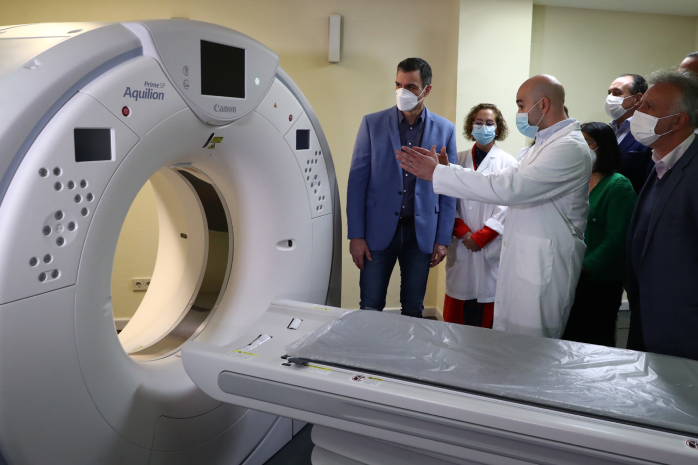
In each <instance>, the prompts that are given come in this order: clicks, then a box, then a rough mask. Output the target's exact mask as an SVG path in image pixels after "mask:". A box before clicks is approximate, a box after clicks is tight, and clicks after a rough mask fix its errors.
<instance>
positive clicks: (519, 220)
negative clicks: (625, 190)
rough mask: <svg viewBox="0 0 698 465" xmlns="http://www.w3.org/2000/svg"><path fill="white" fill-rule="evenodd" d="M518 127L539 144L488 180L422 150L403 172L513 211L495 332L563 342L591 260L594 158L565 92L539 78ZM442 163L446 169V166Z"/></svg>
mask: <svg viewBox="0 0 698 465" xmlns="http://www.w3.org/2000/svg"><path fill="white" fill-rule="evenodd" d="M516 103H517V105H518V107H519V112H518V114H517V127H518V129H519V131H521V132H522V133H523V134H524V135H526V136H527V137H531V138H535V145H534V146H533V147H531V149H530V150H528V151H527V152H526V154H525V156H524V157H523V158H522V159H521V160H520V161H519V163H518V164H516V165H514V166H511V167H509V168H508V169H506V170H503V171H501V172H498V173H494V174H489V175H484V174H482V173H479V172H477V171H472V170H469V169H465V168H462V167H460V166H458V165H448V166H446V164H445V162H444V158H445V155H446V153H445V150H442V151H441V155H440V156H438V157H437V154H436V153H435V149H434V147H432V149H431V151H427V150H425V149H422V148H415V149H410V148H409V147H403V148H402V151H398V152H397V158H398V160H400V161H401V162H402V168H403V169H405V170H407V171H409V172H411V173H413V174H415V175H416V176H418V177H420V178H422V179H426V180H428V181H433V183H434V192H437V193H439V194H442V195H449V196H453V197H459V198H466V199H471V200H477V201H479V202H485V203H492V204H497V205H508V206H509V207H510V208H509V212H508V215H507V221H506V224H505V226H504V237H503V243H502V258H501V262H500V267H499V281H498V283H497V293H496V296H495V304H494V324H493V329H499V330H503V331H509V332H514V333H519V334H529V335H533V336H544V337H552V338H559V337H560V336H562V333H563V332H564V330H565V324H566V323H567V317H568V316H569V311H570V308H571V306H572V303H573V301H574V291H575V288H576V286H577V281H578V279H579V274H580V272H581V269H582V259H583V258H584V251H585V249H586V246H585V245H584V236H583V234H584V233H583V232H584V230H585V228H586V221H587V214H588V210H589V178H590V176H591V165H592V160H591V152H590V150H589V147H588V146H587V144H586V142H585V140H584V138H583V137H582V132H581V130H580V125H579V123H578V122H577V121H576V120H574V119H569V118H567V116H566V115H565V111H564V103H565V90H564V88H563V87H562V85H561V84H560V83H559V82H558V81H557V79H555V78H554V77H552V76H545V75H541V76H534V77H532V78H531V79H529V80H527V81H526V82H524V83H523V85H521V87H520V88H519V91H518V93H517V95H516ZM440 161H441V163H442V164H439V162H440Z"/></svg>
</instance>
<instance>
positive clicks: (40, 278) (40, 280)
mask: <svg viewBox="0 0 698 465" xmlns="http://www.w3.org/2000/svg"><path fill="white" fill-rule="evenodd" d="M44 281H46V273H41V274H39V282H42V283H43V282H44Z"/></svg>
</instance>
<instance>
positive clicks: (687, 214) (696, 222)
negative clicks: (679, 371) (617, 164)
mask: <svg viewBox="0 0 698 465" xmlns="http://www.w3.org/2000/svg"><path fill="white" fill-rule="evenodd" d="M656 179H657V172H656V171H655V170H652V174H651V175H650V177H649V179H648V181H647V186H651V185H653V183H654V182H655V181H656ZM666 181H667V184H666V185H665V186H664V188H663V190H662V191H661V194H660V195H659V197H658V198H657V201H656V204H655V206H654V208H653V210H652V214H651V217H650V221H649V228H648V231H647V238H646V239H645V243H644V244H633V243H632V240H633V236H634V234H635V231H636V228H637V226H638V219H639V216H640V214H641V212H642V208H643V203H644V202H645V200H646V197H647V191H648V190H649V189H648V188H647V187H645V188H644V189H643V190H642V191H641V192H640V197H639V198H638V201H637V205H636V206H635V212H634V213H633V218H632V220H631V222H630V228H629V230H628V241H627V257H628V262H627V263H628V282H627V284H626V289H627V291H628V301H629V303H630V310H631V312H632V313H631V322H630V334H629V335H628V348H629V349H634V350H646V351H648V352H655V353H660V354H666V355H676V356H679V357H685V358H691V359H695V360H698V292H696V283H698V194H696V186H698V137H696V139H695V140H694V141H693V143H692V144H691V146H690V147H689V148H688V150H686V152H685V153H684V154H683V156H682V157H681V158H680V159H679V161H677V162H676V165H674V167H673V168H672V173H671V176H670V177H669V178H668V179H667V180H666Z"/></svg>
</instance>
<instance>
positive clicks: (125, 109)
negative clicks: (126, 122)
mask: <svg viewBox="0 0 698 465" xmlns="http://www.w3.org/2000/svg"><path fill="white" fill-rule="evenodd" d="M121 114H122V115H124V116H128V115H130V114H131V109H130V108H129V107H123V108H122V109H121Z"/></svg>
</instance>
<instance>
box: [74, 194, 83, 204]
mask: <svg viewBox="0 0 698 465" xmlns="http://www.w3.org/2000/svg"><path fill="white" fill-rule="evenodd" d="M73 200H75V203H80V202H82V195H80V194H77V195H76V196H75V197H73Z"/></svg>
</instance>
